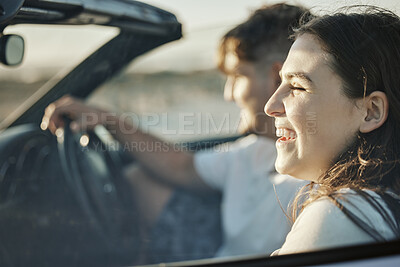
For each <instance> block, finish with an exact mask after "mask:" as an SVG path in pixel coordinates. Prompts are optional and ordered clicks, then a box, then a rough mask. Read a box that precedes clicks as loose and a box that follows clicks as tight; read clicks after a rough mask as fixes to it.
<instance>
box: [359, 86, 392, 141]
mask: <svg viewBox="0 0 400 267" xmlns="http://www.w3.org/2000/svg"><path fill="white" fill-rule="evenodd" d="M360 101H362V105H363V109H364V111H365V112H363V113H364V117H363V120H362V122H361V125H360V132H362V133H369V132H372V131H373V130H375V129H377V128H379V127H381V126H382V124H383V123H384V122H385V121H386V119H387V116H388V114H389V101H388V99H387V96H386V94H385V93H384V92H381V91H374V92H372V93H371V94H370V95H369V96H366V97H365V98H364V99H362V100H360Z"/></svg>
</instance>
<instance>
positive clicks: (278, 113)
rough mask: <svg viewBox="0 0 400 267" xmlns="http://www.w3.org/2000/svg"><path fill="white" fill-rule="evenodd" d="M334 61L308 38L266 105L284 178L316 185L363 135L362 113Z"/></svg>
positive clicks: (304, 37)
mask: <svg viewBox="0 0 400 267" xmlns="http://www.w3.org/2000/svg"><path fill="white" fill-rule="evenodd" d="M331 60H332V56H331V55H329V54H328V53H326V52H324V51H323V50H322V47H321V45H320V43H319V41H318V40H317V39H316V38H315V37H314V36H312V35H310V34H304V35H302V36H300V37H299V38H298V39H297V40H296V41H295V43H294V44H293V46H292V48H291V49H290V51H289V54H288V57H287V59H286V61H285V63H284V65H283V68H282V71H281V78H282V83H281V85H280V86H279V87H278V89H277V90H276V91H275V93H274V94H273V95H272V97H271V98H270V99H269V101H268V103H267V104H266V105H265V113H267V115H269V116H272V117H275V127H276V135H277V137H278V140H277V141H276V148H277V151H278V157H277V159H276V163H275V166H276V170H277V171H278V172H280V173H284V174H289V175H292V176H294V177H297V178H300V179H305V180H311V181H317V180H318V177H319V176H320V175H321V174H323V172H325V171H326V170H327V169H328V168H329V167H330V166H331V165H332V163H333V160H335V158H336V157H337V156H338V155H339V154H340V153H341V152H342V151H343V150H345V149H346V147H347V145H349V143H351V142H352V141H353V140H354V138H355V136H356V134H357V132H358V130H359V127H360V124H361V122H362V114H361V111H360V110H359V109H358V108H357V106H356V102H355V100H351V99H349V98H347V97H346V96H345V95H344V94H343V92H342V86H343V83H342V80H341V79H340V78H339V76H337V75H336V74H335V73H334V72H333V71H332V69H331V67H330V66H329V65H328V64H329V62H330V61H331Z"/></svg>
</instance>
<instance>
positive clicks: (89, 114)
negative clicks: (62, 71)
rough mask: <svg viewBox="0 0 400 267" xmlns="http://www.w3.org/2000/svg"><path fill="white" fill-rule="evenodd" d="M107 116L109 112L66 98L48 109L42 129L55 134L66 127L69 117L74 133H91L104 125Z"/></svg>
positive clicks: (52, 104)
mask: <svg viewBox="0 0 400 267" xmlns="http://www.w3.org/2000/svg"><path fill="white" fill-rule="evenodd" d="M105 114H107V112H105V111H103V110H101V109H98V108H93V107H90V106H87V105H86V104H85V103H83V102H82V101H81V100H78V99H76V98H73V97H71V96H64V97H62V98H60V99H59V100H57V101H55V102H53V103H51V104H50V105H49V106H48V107H47V108H46V110H45V113H44V116H43V119H42V123H41V124H40V127H41V128H42V129H43V130H46V129H49V130H50V131H51V132H52V133H53V134H54V133H55V132H56V130H57V129H58V128H64V127H65V125H64V122H65V117H67V118H69V119H70V120H72V122H71V125H70V127H71V129H72V130H73V131H90V130H93V128H94V127H96V125H99V124H104V122H103V120H104V118H105Z"/></svg>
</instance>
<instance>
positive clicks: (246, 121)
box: [224, 53, 278, 136]
mask: <svg viewBox="0 0 400 267" xmlns="http://www.w3.org/2000/svg"><path fill="white" fill-rule="evenodd" d="M271 71H272V68H271V67H270V66H262V65H260V64H258V65H256V63H253V62H249V61H244V60H240V59H239V58H238V57H237V56H236V54H234V53H228V54H227V55H226V59H225V72H226V75H227V80H226V83H225V89H224V98H225V100H226V101H234V102H235V103H236V105H237V106H238V107H239V108H240V110H241V111H240V122H239V129H238V131H239V132H240V133H248V132H250V133H255V134H260V135H264V136H274V134H275V128H274V124H273V121H272V120H271V119H270V118H269V117H268V116H266V115H265V113H264V106H265V103H266V102H267V101H268V99H269V97H270V96H271V95H272V94H273V92H274V90H275V89H276V84H275V82H274V81H273V79H270V76H271V73H270V72H271ZM277 71H278V70H277Z"/></svg>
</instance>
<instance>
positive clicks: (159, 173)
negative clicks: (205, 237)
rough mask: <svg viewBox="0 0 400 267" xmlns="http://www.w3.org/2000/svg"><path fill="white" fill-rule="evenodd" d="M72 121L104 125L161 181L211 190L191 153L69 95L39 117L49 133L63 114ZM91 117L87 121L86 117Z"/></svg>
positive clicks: (89, 126)
mask: <svg viewBox="0 0 400 267" xmlns="http://www.w3.org/2000/svg"><path fill="white" fill-rule="evenodd" d="M66 115H67V116H68V117H70V118H71V119H72V120H73V124H72V129H73V130H75V131H77V130H82V129H85V130H93V129H94V128H95V127H96V126H97V125H103V126H105V127H106V128H107V129H108V130H109V132H110V133H111V134H112V135H113V136H114V137H115V139H117V140H118V141H119V142H120V143H121V144H122V146H124V147H128V148H129V151H130V153H131V154H132V156H133V157H134V158H135V159H136V160H137V161H138V162H139V163H141V165H142V166H143V167H144V168H145V169H146V170H147V171H149V172H150V173H151V174H153V175H154V176H155V177H156V178H158V179H161V180H162V181H164V182H166V183H169V184H172V185H174V186H179V187H182V188H185V189H189V190H193V191H197V192H208V191H212V190H213V189H211V188H210V187H209V186H208V185H206V184H205V183H204V182H203V180H202V179H201V178H200V176H199V174H198V173H197V172H196V170H195V167H194V156H193V154H192V153H189V152H186V151H182V150H179V149H178V148H177V147H174V146H173V145H171V144H169V143H166V142H164V141H162V140H160V139H158V138H156V137H155V136H152V135H150V134H146V133H144V132H142V131H141V130H140V129H138V127H137V126H135V125H133V123H130V122H128V121H127V120H126V119H125V120H124V119H121V116H116V115H112V114H110V113H108V112H106V111H103V110H100V109H97V108H93V107H89V106H87V105H85V104H84V103H83V102H82V101H80V100H77V99H75V98H72V97H63V98H61V99H60V100H58V101H56V102H54V103H53V104H51V105H50V106H49V107H48V108H47V109H46V112H45V115H44V117H43V120H42V128H43V129H45V128H48V129H49V130H50V131H51V132H52V133H55V132H56V130H57V129H58V128H60V127H64V120H63V116H66ZM88 117H90V120H88V119H87V118H88Z"/></svg>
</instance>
